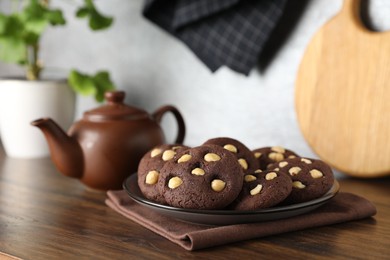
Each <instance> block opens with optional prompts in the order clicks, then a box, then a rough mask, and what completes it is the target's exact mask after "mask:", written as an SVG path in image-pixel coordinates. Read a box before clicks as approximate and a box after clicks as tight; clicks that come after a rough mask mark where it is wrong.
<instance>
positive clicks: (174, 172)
mask: <svg viewBox="0 0 390 260" xmlns="http://www.w3.org/2000/svg"><path fill="white" fill-rule="evenodd" d="M242 184H243V173H242V168H241V166H240V164H239V163H238V162H237V160H236V158H235V157H234V155H233V154H232V153H231V152H229V151H227V150H226V149H223V148H222V147H219V146H216V145H207V146H206V145H203V146H198V147H195V148H190V149H187V150H185V151H181V152H180V153H178V154H177V157H176V158H175V159H174V160H171V161H169V162H167V163H166V164H165V165H164V166H163V168H162V169H161V172H160V178H159V181H158V188H159V190H160V193H161V194H163V195H164V198H165V201H166V202H167V204H169V205H171V206H174V207H179V208H191V209H221V208H224V207H226V206H227V205H229V204H230V203H232V202H233V200H234V199H235V198H236V197H237V195H238V194H239V193H240V191H241V188H242Z"/></svg>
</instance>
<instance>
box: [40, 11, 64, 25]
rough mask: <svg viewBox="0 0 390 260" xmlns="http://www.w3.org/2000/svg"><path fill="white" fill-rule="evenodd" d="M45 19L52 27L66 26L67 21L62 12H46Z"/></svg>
mask: <svg viewBox="0 0 390 260" xmlns="http://www.w3.org/2000/svg"><path fill="white" fill-rule="evenodd" d="M45 18H46V19H47V20H48V21H49V22H50V24H51V25H64V24H65V23H66V20H65V18H64V16H63V14H62V11H61V10H58V9H55V10H46V12H45Z"/></svg>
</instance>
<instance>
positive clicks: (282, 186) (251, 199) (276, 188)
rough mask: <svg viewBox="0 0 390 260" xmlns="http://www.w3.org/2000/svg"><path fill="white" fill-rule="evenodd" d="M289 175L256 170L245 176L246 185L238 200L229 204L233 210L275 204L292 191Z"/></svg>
mask: <svg viewBox="0 0 390 260" xmlns="http://www.w3.org/2000/svg"><path fill="white" fill-rule="evenodd" d="M291 189H292V181H291V178H290V177H289V176H287V175H286V174H284V173H280V172H278V171H272V170H267V171H263V172H261V170H258V171H256V172H255V173H253V174H247V175H245V177H244V185H243V187H242V190H241V192H240V194H239V195H238V197H237V198H236V200H235V201H234V202H233V203H232V204H231V205H230V206H229V208H230V209H233V210H258V209H264V208H269V207H272V206H275V205H277V204H279V203H280V202H282V201H283V200H284V199H285V198H286V197H287V196H288V195H289V194H290V192H291Z"/></svg>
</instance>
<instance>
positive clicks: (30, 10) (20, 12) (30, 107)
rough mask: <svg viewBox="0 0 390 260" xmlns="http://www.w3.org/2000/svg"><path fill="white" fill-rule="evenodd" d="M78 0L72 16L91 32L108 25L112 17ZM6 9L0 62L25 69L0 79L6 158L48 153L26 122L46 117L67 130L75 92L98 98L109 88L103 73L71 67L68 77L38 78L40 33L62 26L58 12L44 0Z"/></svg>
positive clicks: (0, 27) (0, 16) (0, 17)
mask: <svg viewBox="0 0 390 260" xmlns="http://www.w3.org/2000/svg"><path fill="white" fill-rule="evenodd" d="M81 1H83V2H81ZM79 4H80V5H79V7H78V9H77V12H76V14H75V16H76V17H78V18H81V19H82V18H84V19H87V20H88V24H89V27H90V28H91V29H92V30H94V31H97V30H103V29H106V28H108V27H110V26H111V24H112V22H113V18H112V17H107V16H104V15H103V14H101V13H100V12H99V11H98V10H97V8H96V7H95V5H94V3H93V1H92V0H80V3H79ZM12 7H13V8H12V9H13V10H11V11H10V12H8V13H3V12H0V60H1V61H3V62H5V63H14V64H19V65H21V66H23V67H24V68H25V71H26V73H25V76H24V77H22V78H3V79H1V80H0V135H1V139H2V143H3V146H4V148H5V151H6V153H7V154H8V155H9V156H12V157H30V158H34V157H43V156H48V154H49V153H48V149H47V144H46V142H45V141H44V139H43V136H42V134H41V133H39V132H38V131H37V130H36V129H35V128H33V127H31V126H30V125H29V123H30V122H31V121H32V120H34V119H36V118H38V117H52V118H54V119H55V120H56V121H57V122H59V124H60V125H62V127H64V128H68V127H69V126H70V124H71V122H73V117H74V110H75V93H78V94H82V95H94V97H95V99H96V100H97V101H99V102H101V101H102V100H103V96H104V92H105V91H107V90H111V89H114V88H115V86H114V84H113V83H112V81H111V80H110V76H109V74H108V72H106V71H99V72H97V73H96V74H95V75H89V74H86V73H83V72H80V71H77V70H75V69H72V70H71V71H70V72H69V75H68V79H49V78H43V77H42V71H43V70H44V66H43V62H42V61H41V60H40V55H39V54H40V40H41V36H42V35H43V33H44V32H45V30H46V29H47V28H48V27H49V26H62V25H65V24H66V20H65V18H64V16H63V12H62V10H60V9H56V8H52V7H51V6H50V3H49V0H25V1H17V0H14V1H13V4H12Z"/></svg>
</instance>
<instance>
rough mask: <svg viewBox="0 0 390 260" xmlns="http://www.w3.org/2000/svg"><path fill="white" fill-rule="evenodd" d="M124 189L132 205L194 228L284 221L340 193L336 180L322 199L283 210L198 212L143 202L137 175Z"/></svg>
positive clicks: (124, 184)
mask: <svg viewBox="0 0 390 260" xmlns="http://www.w3.org/2000/svg"><path fill="white" fill-rule="evenodd" d="M123 188H124V189H125V190H126V191H127V193H128V194H129V196H130V197H131V198H132V199H133V200H134V201H136V202H137V203H139V204H141V205H143V206H145V207H148V208H150V209H152V210H154V211H157V212H159V213H160V214H163V215H165V216H168V217H172V218H176V219H180V220H182V221H186V222H191V223H197V224H206V225H232V224H241V223H253V222H262V221H268V220H276V219H284V218H289V217H293V216H298V215H300V214H304V213H306V212H309V211H312V210H314V209H316V208H318V207H319V206H321V205H322V204H324V203H326V202H327V201H328V200H330V199H331V198H333V197H334V196H335V195H336V194H337V192H338V190H339V184H338V182H337V181H336V180H335V182H334V184H333V186H332V188H331V189H330V190H329V191H328V192H327V193H326V194H325V195H324V196H322V197H320V198H318V199H315V200H311V201H308V202H304V203H298V204H293V205H288V206H283V207H272V208H268V209H262V210H252V211H249V210H248V211H236V210H197V209H183V208H175V207H171V206H166V205H161V204H158V203H156V202H153V201H150V200H148V199H146V198H145V197H144V196H143V195H142V192H141V190H140V189H139V187H138V183H137V174H133V175H131V176H130V177H128V178H127V179H126V180H125V182H124V183H123Z"/></svg>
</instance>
